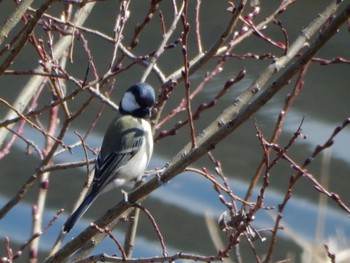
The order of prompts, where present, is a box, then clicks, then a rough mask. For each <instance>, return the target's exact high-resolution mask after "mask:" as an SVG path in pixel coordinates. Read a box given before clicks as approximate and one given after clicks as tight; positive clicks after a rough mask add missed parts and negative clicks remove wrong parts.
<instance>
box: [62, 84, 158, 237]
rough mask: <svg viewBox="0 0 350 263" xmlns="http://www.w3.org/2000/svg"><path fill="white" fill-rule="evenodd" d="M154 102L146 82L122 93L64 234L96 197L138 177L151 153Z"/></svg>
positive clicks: (152, 93)
mask: <svg viewBox="0 0 350 263" xmlns="http://www.w3.org/2000/svg"><path fill="white" fill-rule="evenodd" d="M154 103H155V95H154V90H153V88H152V87H151V86H150V85H149V84H147V83H137V84H135V85H133V86H131V87H130V88H129V89H128V90H127V91H126V92H125V93H124V95H123V97H122V99H121V101H120V104H119V113H120V114H119V116H117V117H116V118H115V119H114V120H113V121H112V122H111V124H110V125H109V127H108V129H107V131H106V134H105V136H104V139H103V143H102V147H101V151H100V153H99V155H98V157H97V163H96V165H95V169H94V170H95V174H94V179H93V183H92V187H91V190H90V192H89V193H88V195H87V196H86V197H85V198H84V200H83V202H82V203H81V204H80V206H79V207H78V208H77V209H76V210H75V211H74V213H73V214H72V215H71V216H70V217H69V218H68V219H67V221H66V223H65V224H64V226H63V231H64V232H69V231H70V230H71V229H72V228H73V226H74V225H75V223H76V222H77V221H78V220H79V219H80V217H81V216H82V215H83V214H84V213H85V212H86V210H87V209H88V208H89V207H90V205H91V204H92V202H93V201H95V199H96V198H97V197H98V196H99V195H100V194H102V193H105V192H107V191H109V190H111V189H112V188H113V187H115V186H117V187H120V186H123V185H124V184H127V183H132V182H135V181H138V180H140V179H141V178H142V176H143V175H144V171H145V169H146V168H147V165H148V163H149V161H150V159H151V155H152V152H153V136H152V130H151V125H150V123H149V117H150V114H151V108H152V106H153V105H154Z"/></svg>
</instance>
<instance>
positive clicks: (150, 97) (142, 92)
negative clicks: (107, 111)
mask: <svg viewBox="0 0 350 263" xmlns="http://www.w3.org/2000/svg"><path fill="white" fill-rule="evenodd" d="M154 103H155V95H154V90H153V88H152V86H151V85H149V84H147V83H143V82H141V83H137V84H135V85H133V86H131V87H130V88H128V89H127V91H126V92H125V93H124V95H123V97H122V99H121V101H120V104H119V112H120V113H121V114H128V115H132V116H134V117H137V118H147V117H149V116H150V114H151V108H152V106H153V105H154Z"/></svg>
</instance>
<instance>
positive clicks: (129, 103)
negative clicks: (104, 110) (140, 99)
mask: <svg viewBox="0 0 350 263" xmlns="http://www.w3.org/2000/svg"><path fill="white" fill-rule="evenodd" d="M121 106H122V109H123V110H124V111H126V112H133V111H134V110H137V109H139V108H140V105H139V104H138V103H137V102H136V100H135V96H134V95H133V94H132V93H131V92H126V93H125V94H124V96H123V99H122V102H121Z"/></svg>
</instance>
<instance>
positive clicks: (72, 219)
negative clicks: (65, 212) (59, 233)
mask: <svg viewBox="0 0 350 263" xmlns="http://www.w3.org/2000/svg"><path fill="white" fill-rule="evenodd" d="M95 199H96V195H95V194H93V193H91V192H90V193H89V194H88V195H87V196H86V197H85V199H84V201H83V202H82V203H81V204H80V206H79V207H78V208H77V209H76V210H75V211H74V213H73V214H71V215H70V216H69V217H68V219H67V221H66V223H64V226H63V231H64V232H66V233H68V232H69V231H70V230H71V229H72V228H73V226H74V225H75V223H76V222H77V221H78V220H79V219H80V217H82V215H83V214H84V213H85V212H86V210H87V209H88V208H89V207H90V205H91V204H92V202H93V201H94V200H95Z"/></svg>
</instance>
